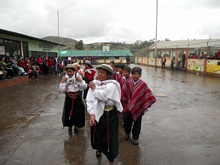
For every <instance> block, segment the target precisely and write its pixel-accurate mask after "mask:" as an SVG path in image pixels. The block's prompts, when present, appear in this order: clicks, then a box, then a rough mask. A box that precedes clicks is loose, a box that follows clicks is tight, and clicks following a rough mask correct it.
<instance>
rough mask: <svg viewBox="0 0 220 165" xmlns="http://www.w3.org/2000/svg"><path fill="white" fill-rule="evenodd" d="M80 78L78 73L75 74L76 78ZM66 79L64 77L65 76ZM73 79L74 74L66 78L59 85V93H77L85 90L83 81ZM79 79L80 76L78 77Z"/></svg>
mask: <svg viewBox="0 0 220 165" xmlns="http://www.w3.org/2000/svg"><path fill="white" fill-rule="evenodd" d="M78 76H80V75H79V73H76V77H78ZM65 77H66V76H65ZM76 77H75V74H74V75H73V76H72V77H67V81H66V82H64V83H60V91H62V92H77V91H82V90H84V89H86V88H87V84H86V82H85V81H84V80H82V81H81V82H79V81H78V80H77V79H76ZM80 77H81V76H80Z"/></svg>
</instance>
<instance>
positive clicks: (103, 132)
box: [60, 61, 156, 164]
mask: <svg viewBox="0 0 220 165" xmlns="http://www.w3.org/2000/svg"><path fill="white" fill-rule="evenodd" d="M84 64H85V66H86V65H88V66H87V68H86V67H85V69H84V73H83V74H80V72H81V71H80V69H79V67H78V69H77V67H76V64H68V65H67V67H66V73H67V75H66V76H64V77H63V78H62V80H61V83H60V90H61V91H63V92H64V93H65V94H66V97H65V103H64V110H63V126H68V127H69V129H68V132H69V133H70V134H71V133H72V126H73V125H75V129H74V132H75V133H76V132H78V127H83V126H84V125H85V114H84V110H85V105H84V104H83V102H82V97H83V96H82V92H81V91H85V90H87V92H88V94H87V93H86V95H84V98H85V100H86V106H87V112H88V114H89V115H90V126H91V145H92V147H93V148H94V149H96V156H97V157H99V156H100V155H101V153H104V154H105V155H106V156H107V158H108V160H109V164H112V163H113V162H114V159H115V158H116V157H117V155H118V148H119V147H118V114H119V113H121V114H122V115H123V121H124V124H123V126H124V131H125V136H124V138H125V140H129V138H131V142H132V143H133V144H134V145H138V144H139V140H138V139H139V135H140V132H141V122H142V116H143V115H144V113H145V112H146V111H147V110H148V108H150V107H151V105H152V104H154V103H155V102H156V99H155V97H154V95H153V93H152V92H151V90H150V89H149V87H148V86H147V84H146V83H145V82H144V81H143V80H142V79H141V74H142V69H141V68H140V67H133V68H130V67H129V66H126V65H124V64H122V63H117V64H114V62H113V61H112V62H111V65H107V64H102V65H101V66H98V67H96V69H95V68H93V66H92V65H91V63H90V62H89V61H85V63H84ZM95 70H96V71H97V72H95ZM86 73H87V77H85V75H86ZM91 74H92V78H91ZM88 75H89V76H90V79H89V80H88V77H89V76H88ZM118 111H119V113H118Z"/></svg>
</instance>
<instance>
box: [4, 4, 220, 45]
mask: <svg viewBox="0 0 220 165" xmlns="http://www.w3.org/2000/svg"><path fill="white" fill-rule="evenodd" d="M57 11H59V34H60V37H66V38H72V39H76V40H83V42H84V43H93V42H111V41H112V42H124V41H125V42H127V43H134V42H135V41H136V40H142V41H145V40H150V39H155V34H156V0H0V28H1V29H5V30H10V31H14V32H18V33H22V34H26V35H30V36H33V37H37V38H42V37H45V36H58V16H57ZM219 19H220V0H158V32H157V39H158V40H164V39H165V38H168V39H170V40H181V39H182V40H185V39H208V38H220V21H219Z"/></svg>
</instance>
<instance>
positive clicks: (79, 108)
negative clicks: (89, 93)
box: [62, 95, 85, 128]
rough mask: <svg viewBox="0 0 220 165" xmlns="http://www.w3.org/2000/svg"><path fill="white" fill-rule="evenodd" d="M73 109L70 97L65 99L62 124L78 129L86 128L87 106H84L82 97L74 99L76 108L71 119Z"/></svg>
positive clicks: (78, 96) (74, 107)
mask: <svg viewBox="0 0 220 165" xmlns="http://www.w3.org/2000/svg"><path fill="white" fill-rule="evenodd" d="M71 108H72V98H70V97H69V96H68V95H66V97H65V102H64V108H63V115H62V122H63V126H64V127H65V126H68V127H72V126H73V125H75V126H77V127H79V128H80V127H84V126H85V105H84V104H83V101H82V97H81V95H77V97H76V98H75V99H74V106H73V111H72V116H71V118H70V119H69V114H70V111H71Z"/></svg>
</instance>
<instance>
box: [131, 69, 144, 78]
mask: <svg viewBox="0 0 220 165" xmlns="http://www.w3.org/2000/svg"><path fill="white" fill-rule="evenodd" d="M135 72H137V73H138V74H139V75H140V76H141V74H142V69H141V68H140V67H134V68H132V69H131V74H134V73H135Z"/></svg>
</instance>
